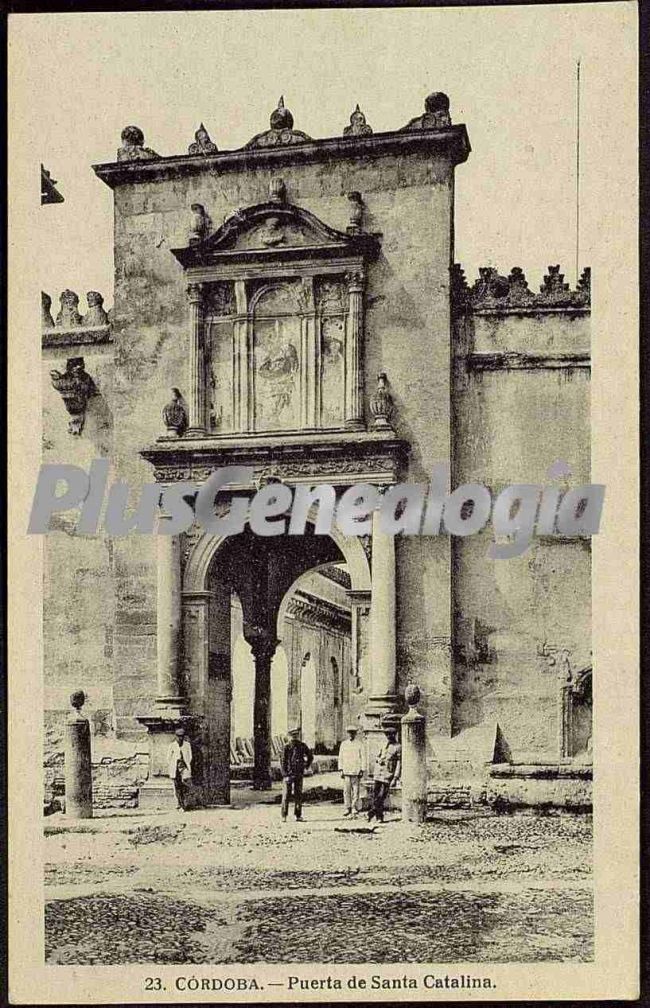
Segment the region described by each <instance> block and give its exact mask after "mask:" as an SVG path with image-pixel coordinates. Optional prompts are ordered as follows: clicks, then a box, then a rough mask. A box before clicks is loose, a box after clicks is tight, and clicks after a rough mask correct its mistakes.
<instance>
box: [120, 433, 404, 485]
mask: <svg viewBox="0 0 650 1008" xmlns="http://www.w3.org/2000/svg"><path fill="white" fill-rule="evenodd" d="M408 450H409V447H408V442H407V441H404V440H402V439H400V438H396V437H395V436H394V435H392V436H391V435H386V434H384V433H382V432H375V431H368V432H357V433H356V435H355V436H354V438H351V437H350V435H349V434H347V433H341V434H319V433H317V432H314V433H312V434H300V435H283V436H282V437H278V436H259V435H250V436H246V437H242V436H241V435H239V436H237V437H220V438H210V439H207V438H206V439H205V440H203V441H201V440H198V439H191V440H188V441H185V442H183V441H182V440H172V439H169V441H168V442H167V443H165V440H164V439H160V440H159V441H157V442H156V444H155V445H153V446H151V447H150V448H145V449H144V450H143V451H141V453H140V454H141V455H142V457H143V458H145V459H146V460H147V461H148V462H150V463H151V465H152V466H153V467H154V478H155V480H156V482H158V483H164V484H169V483H173V482H179V481H181V480H185V481H190V482H196V483H202V482H204V481H205V480H207V479H208V478H209V476H210V475H211V474H212V473H213V472H214V471H215V470H216V469H219V468H222V467H224V466H250V467H252V468H254V470H255V475H254V477H253V480H252V481H251V483H250V484H248V485H238V484H237V485H236V484H233V485H232V486H231V487H229V489H231V490H233V491H236V490H246V491H253V490H256V489H257V488H258V487H259V486H260V485H262V484H263V483H264V482H268V481H271V480H280V481H282V482H285V483H288V484H293V485H296V486H297V485H299V484H308V485H317V484H319V483H328V484H331V485H332V486H341V487H343V486H352V485H354V484H356V483H370V484H372V485H375V486H388V485H390V484H392V483H397V482H399V479H400V474H401V472H402V471H403V467H404V466H405V464H406V461H407V456H408Z"/></svg>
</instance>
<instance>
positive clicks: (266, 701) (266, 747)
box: [251, 637, 278, 791]
mask: <svg viewBox="0 0 650 1008" xmlns="http://www.w3.org/2000/svg"><path fill="white" fill-rule="evenodd" d="M277 644H278V642H277V640H274V639H273V638H266V637H265V638H261V639H258V640H255V641H253V642H252V643H251V651H252V652H253V658H254V659H255V699H254V703H253V745H254V748H255V764H254V767H253V788H254V789H255V790H256V791H268V790H269V789H270V787H271V662H272V660H273V655H274V654H275V649H276V647H277Z"/></svg>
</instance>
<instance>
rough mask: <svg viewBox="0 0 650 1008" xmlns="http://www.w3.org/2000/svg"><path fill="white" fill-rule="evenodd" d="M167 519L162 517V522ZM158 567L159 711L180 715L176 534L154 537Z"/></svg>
mask: <svg viewBox="0 0 650 1008" xmlns="http://www.w3.org/2000/svg"><path fill="white" fill-rule="evenodd" d="M164 520H169V519H168V518H167V519H165V518H161V521H164ZM156 546H157V550H158V569H157V587H158V598H157V609H156V624H157V656H158V657H157V662H158V665H157V671H158V697H157V701H156V705H157V707H158V708H159V710H160V712H161V714H163V715H166V716H169V717H179V716H180V715H181V713H182V711H183V709H184V707H185V702H184V698H183V696H182V689H181V686H180V683H179V650H180V628H181V552H180V550H181V547H180V537H179V536H177V535H158V536H156Z"/></svg>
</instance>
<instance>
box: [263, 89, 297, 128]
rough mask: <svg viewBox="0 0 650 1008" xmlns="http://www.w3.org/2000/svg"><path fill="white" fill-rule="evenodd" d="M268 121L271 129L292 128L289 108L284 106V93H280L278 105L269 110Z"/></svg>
mask: <svg viewBox="0 0 650 1008" xmlns="http://www.w3.org/2000/svg"><path fill="white" fill-rule="evenodd" d="M269 122H270V124H271V129H276V130H282V129H293V116H292V115H291V112H290V111H289V109H288V108H285V106H284V95H280V100H279V102H278V107H277V108H275V109H273V111H272V112H271V116H270V119H269Z"/></svg>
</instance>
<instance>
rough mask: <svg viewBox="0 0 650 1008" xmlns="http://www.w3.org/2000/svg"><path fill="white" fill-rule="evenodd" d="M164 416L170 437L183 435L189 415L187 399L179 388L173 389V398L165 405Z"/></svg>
mask: <svg viewBox="0 0 650 1008" xmlns="http://www.w3.org/2000/svg"><path fill="white" fill-rule="evenodd" d="M162 418H163V422H164V424H165V427H166V428H167V434H168V435H169V436H170V437H183V434H184V433H185V431H186V430H187V424H188V417H187V408H186V406H185V400H184V399H183V396H182V395H181V392H180V390H179V389H177V388H173V389H172V397H171V400H170V401H169V402H168V403H167V405H166V406H164V407H163V411H162Z"/></svg>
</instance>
